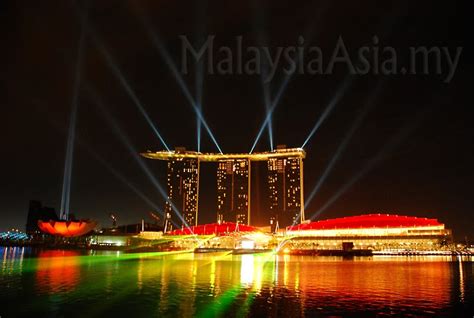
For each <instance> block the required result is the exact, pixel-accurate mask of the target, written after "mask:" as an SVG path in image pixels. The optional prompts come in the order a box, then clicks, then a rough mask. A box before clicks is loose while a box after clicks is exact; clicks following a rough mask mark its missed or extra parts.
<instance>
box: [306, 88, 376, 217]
mask: <svg viewBox="0 0 474 318" xmlns="http://www.w3.org/2000/svg"><path fill="white" fill-rule="evenodd" d="M380 90H381V82H379V84H378V85H377V87H376V88H375V89H374V91H373V92H372V93H371V94H370V96H369V97H368V99H367V101H366V104H365V107H364V108H363V109H362V110H361V111H360V112H359V114H358V115H357V117H356V119H355V120H354V122H353V123H352V125H351V127H350V128H349V130H348V131H347V133H346V134H345V135H344V138H343V140H342V142H341V143H340V144H339V146H338V148H337V150H336V152H335V153H334V155H333V156H332V158H331V161H330V162H329V163H328V165H327V166H326V168H325V169H324V172H323V174H322V175H321V177H320V178H319V180H318V182H317V183H316V185H315V186H314V188H313V189H312V190H311V192H310V194H309V196H308V197H307V198H306V200H305V205H304V207H305V209H307V208H308V206H309V204H310V203H311V201H312V200H313V199H314V197H315V196H316V194H317V193H318V192H319V190H320V189H321V187H322V186H323V184H324V182H325V181H326V179H327V177H328V176H329V174H330V173H331V171H332V169H333V168H334V166H335V164H336V162H337V161H338V160H339V158H340V156H341V155H342V153H343V152H344V151H345V149H346V147H347V145H348V144H349V142H350V140H351V138H352V136H353V135H354V133H355V132H356V130H357V129H358V128H359V127H360V125H361V123H362V122H363V120H364V119H365V117H366V116H367V114H368V112H369V111H370V109H371V108H372V106H374V104H375V100H376V98H377V96H378V94H379V93H380Z"/></svg>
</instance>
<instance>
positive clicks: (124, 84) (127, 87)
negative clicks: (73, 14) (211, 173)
mask: <svg viewBox="0 0 474 318" xmlns="http://www.w3.org/2000/svg"><path fill="white" fill-rule="evenodd" d="M79 15H80V14H79ZM87 29H88V33H89V35H90V37H91V38H92V40H93V41H94V43H95V45H96V46H97V48H98V50H99V52H100V53H101V54H102V55H103V57H104V59H105V62H106V63H107V66H108V67H109V68H110V69H111V70H112V72H113V74H114V75H115V77H116V78H117V80H118V81H119V82H120V84H121V85H122V87H123V88H124V89H125V91H126V92H127V94H128V96H129V97H130V98H131V99H132V101H133V103H134V105H135V106H136V107H137V109H138V111H139V112H140V113H141V114H142V116H143V117H144V118H145V121H146V122H147V123H148V125H149V126H150V128H151V129H152V130H153V132H154V133H155V135H156V136H157V137H158V139H159V140H160V141H161V143H162V144H163V146H164V147H165V148H166V150H168V151H170V148H169V147H168V144H167V143H166V142H165V140H164V138H163V137H162V135H161V134H160V132H159V131H158V128H156V126H155V124H154V123H153V121H152V119H151V118H150V116H149V115H148V113H147V112H146V110H145V107H144V106H143V104H142V103H141V101H140V99H139V98H138V96H137V95H136V94H135V92H134V90H133V89H132V88H131V86H130V85H129V83H128V81H127V80H126V78H125V76H124V74H123V72H122V71H121V70H120V68H119V67H118V66H117V63H116V62H115V61H114V59H113V57H112V55H111V54H110V52H109V51H108V50H107V48H106V47H105V45H104V42H103V41H102V39H101V38H100V37H99V36H98V35H97V32H96V31H95V30H94V28H93V27H92V26H91V25H90V24H89V25H88V28H87Z"/></svg>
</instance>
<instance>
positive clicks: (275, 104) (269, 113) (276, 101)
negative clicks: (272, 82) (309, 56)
mask: <svg viewBox="0 0 474 318" xmlns="http://www.w3.org/2000/svg"><path fill="white" fill-rule="evenodd" d="M290 78H291V76H290V75H287V76H285V78H284V79H283V82H282V85H281V86H280V89H279V91H278V93H277V95H276V97H275V99H274V100H273V102H272V104H271V107H270V109H269V111H268V112H267V114H266V116H265V120H264V121H263V123H262V125H261V126H260V129H259V130H258V134H257V137H256V138H255V141H254V142H253V145H252V148H251V149H250V152H249V153H252V152H253V151H254V150H255V147H256V146H257V143H258V141H259V140H260V137H262V133H263V131H264V130H265V127H266V126H267V125H268V123H269V122H270V120H271V119H272V114H273V112H274V111H275V108H276V107H277V105H278V103H279V102H280V99H281V96H282V95H283V92H284V91H285V88H286V86H287V85H288V82H289V81H290Z"/></svg>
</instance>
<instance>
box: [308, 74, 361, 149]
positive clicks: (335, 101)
mask: <svg viewBox="0 0 474 318" xmlns="http://www.w3.org/2000/svg"><path fill="white" fill-rule="evenodd" d="M353 80H354V77H353V76H351V75H348V76H346V78H345V79H344V82H342V84H341V86H340V87H339V88H338V90H337V92H336V95H335V96H334V97H333V98H331V100H330V102H329V103H328V105H327V106H326V108H325V109H324V111H323V113H322V114H321V116H319V118H318V120H317V121H316V123H315V124H314V126H313V129H311V131H310V133H309V134H308V137H306V140H305V141H304V142H303V144H302V145H301V148H304V147H305V146H306V145H307V144H308V142H309V141H310V140H311V138H312V137H313V136H314V134H315V133H316V131H318V129H319V128H320V127H321V125H322V124H323V123H324V121H325V120H326V118H327V117H328V116H329V114H331V112H332V110H333V109H334V107H336V105H337V104H338V103H339V101H340V100H341V98H342V97H343V96H344V94H345V93H346V92H347V90H348V88H349V86H350V84H351V83H352V82H353Z"/></svg>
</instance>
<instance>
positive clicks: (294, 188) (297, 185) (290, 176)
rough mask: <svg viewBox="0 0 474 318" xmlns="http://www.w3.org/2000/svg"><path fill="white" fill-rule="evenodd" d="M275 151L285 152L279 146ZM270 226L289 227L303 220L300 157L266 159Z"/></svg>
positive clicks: (301, 163) (301, 165)
mask: <svg viewBox="0 0 474 318" xmlns="http://www.w3.org/2000/svg"><path fill="white" fill-rule="evenodd" d="M276 151H282V152H284V151H286V149H285V148H283V147H281V146H279V147H278V148H277V150H276ZM268 188H269V199H270V207H269V208H270V215H269V217H270V224H272V225H276V224H277V223H278V225H279V226H289V225H293V224H298V223H301V222H302V221H303V220H304V210H303V207H304V203H303V200H304V199H303V158H302V157H301V156H288V157H277V158H269V159H268Z"/></svg>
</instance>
